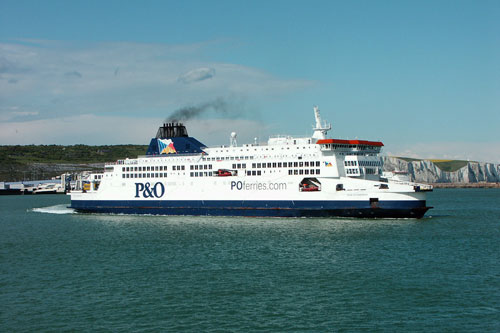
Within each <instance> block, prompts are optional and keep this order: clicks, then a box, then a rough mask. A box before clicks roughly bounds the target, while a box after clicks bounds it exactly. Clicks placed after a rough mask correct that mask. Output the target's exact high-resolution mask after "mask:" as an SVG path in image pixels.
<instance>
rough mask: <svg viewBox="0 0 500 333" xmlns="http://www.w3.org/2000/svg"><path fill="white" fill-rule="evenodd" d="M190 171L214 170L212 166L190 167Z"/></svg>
mask: <svg viewBox="0 0 500 333" xmlns="http://www.w3.org/2000/svg"><path fill="white" fill-rule="evenodd" d="M182 170H184V169H182ZM189 170H212V164H202V165H198V164H197V165H190V166H189Z"/></svg>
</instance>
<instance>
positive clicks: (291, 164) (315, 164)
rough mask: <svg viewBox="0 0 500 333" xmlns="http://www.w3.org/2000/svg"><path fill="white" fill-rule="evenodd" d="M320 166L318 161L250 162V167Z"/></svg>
mask: <svg viewBox="0 0 500 333" xmlns="http://www.w3.org/2000/svg"><path fill="white" fill-rule="evenodd" d="M314 166H317V167H319V166H320V162H319V161H316V162H314V161H310V162H308V161H305V162H303V161H300V162H272V163H271V162H268V163H252V168H253V169H255V168H257V169H260V168H286V167H288V168H303V167H306V168H307V167H314Z"/></svg>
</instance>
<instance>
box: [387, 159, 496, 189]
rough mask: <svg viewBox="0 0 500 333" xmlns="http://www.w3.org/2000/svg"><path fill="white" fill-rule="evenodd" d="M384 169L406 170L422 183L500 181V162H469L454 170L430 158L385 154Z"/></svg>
mask: <svg viewBox="0 0 500 333" xmlns="http://www.w3.org/2000/svg"><path fill="white" fill-rule="evenodd" d="M382 162H383V163H384V171H404V172H407V173H408V175H409V176H410V179H411V180H412V181H415V182H422V183H478V182H500V164H493V163H484V162H468V163H467V165H465V166H464V167H462V168H460V169H458V170H457V171H454V172H447V171H442V170H441V169H440V168H438V167H437V166H436V165H435V164H434V163H432V162H431V161H428V160H421V161H411V162H407V161H405V160H402V159H399V158H397V157H390V156H384V157H382Z"/></svg>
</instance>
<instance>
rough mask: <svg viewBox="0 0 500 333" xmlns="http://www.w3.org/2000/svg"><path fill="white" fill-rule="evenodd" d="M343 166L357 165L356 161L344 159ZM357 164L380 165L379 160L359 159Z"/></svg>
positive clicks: (363, 165)
mask: <svg viewBox="0 0 500 333" xmlns="http://www.w3.org/2000/svg"><path fill="white" fill-rule="evenodd" d="M344 165H345V166H358V161H344ZM359 166H362V167H365V166H380V161H359Z"/></svg>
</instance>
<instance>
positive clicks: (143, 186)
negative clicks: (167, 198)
mask: <svg viewBox="0 0 500 333" xmlns="http://www.w3.org/2000/svg"><path fill="white" fill-rule="evenodd" d="M164 194H165V186H164V185H163V184H162V183H161V182H157V183H156V184H154V185H153V186H151V184H150V183H149V182H147V183H135V198H140V197H141V196H142V197H143V198H161V197H162V196H163V195H164Z"/></svg>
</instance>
